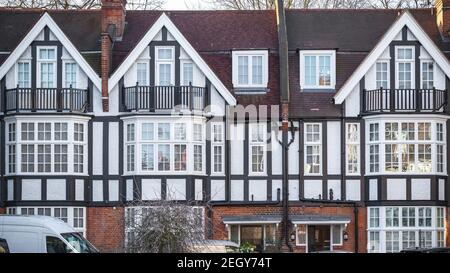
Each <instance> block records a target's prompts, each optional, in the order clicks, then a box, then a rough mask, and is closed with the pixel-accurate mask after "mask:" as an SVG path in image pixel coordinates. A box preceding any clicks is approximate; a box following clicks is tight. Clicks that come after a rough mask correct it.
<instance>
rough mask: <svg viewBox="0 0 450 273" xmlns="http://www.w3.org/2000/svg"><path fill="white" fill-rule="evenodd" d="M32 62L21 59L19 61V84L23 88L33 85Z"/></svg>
mask: <svg viewBox="0 0 450 273" xmlns="http://www.w3.org/2000/svg"><path fill="white" fill-rule="evenodd" d="M30 67H31V65H30V62H29V61H21V62H18V63H17V84H18V85H19V87H21V88H29V87H30V86H31V73H30Z"/></svg>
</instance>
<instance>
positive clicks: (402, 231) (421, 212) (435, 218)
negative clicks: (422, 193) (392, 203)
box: [367, 206, 445, 252]
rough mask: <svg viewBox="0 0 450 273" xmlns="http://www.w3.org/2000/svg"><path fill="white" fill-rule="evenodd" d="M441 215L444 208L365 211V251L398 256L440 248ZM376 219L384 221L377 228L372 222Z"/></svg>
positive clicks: (441, 238) (443, 229) (395, 208)
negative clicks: (383, 219)
mask: <svg viewBox="0 0 450 273" xmlns="http://www.w3.org/2000/svg"><path fill="white" fill-rule="evenodd" d="M444 212H445V208H443V207H410V206H407V207H370V208H368V238H369V240H368V246H367V247H368V251H369V252H379V251H381V252H399V251H401V250H402V249H411V248H416V247H421V248H423V247H428V248H430V247H437V246H441V245H443V242H444V241H443V238H444V234H445V224H444V223H445V213H444ZM378 217H380V218H385V221H380V222H379V224H380V225H376V224H373V223H374V220H373V219H377V218H378ZM377 244H378V245H379V246H378V247H377V246H376V245H377Z"/></svg>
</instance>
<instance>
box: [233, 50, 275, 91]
mask: <svg viewBox="0 0 450 273" xmlns="http://www.w3.org/2000/svg"><path fill="white" fill-rule="evenodd" d="M267 81H268V52H267V51H265V50H252V51H233V85H234V87H235V88H265V87H267Z"/></svg>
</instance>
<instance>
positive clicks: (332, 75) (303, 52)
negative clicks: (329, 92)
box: [300, 50, 336, 90]
mask: <svg viewBox="0 0 450 273" xmlns="http://www.w3.org/2000/svg"><path fill="white" fill-rule="evenodd" d="M306 56H316V84H315V85H307V84H306V81H305V76H306V73H305V68H304V67H305V57H306ZM319 56H330V85H319V63H318V58H317V57H319ZM335 87H336V51H335V50H301V51H300V88H301V89H302V90H303V89H335Z"/></svg>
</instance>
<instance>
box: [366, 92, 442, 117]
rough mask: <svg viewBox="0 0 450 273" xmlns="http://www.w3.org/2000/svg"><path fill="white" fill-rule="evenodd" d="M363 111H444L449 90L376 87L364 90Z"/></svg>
mask: <svg viewBox="0 0 450 273" xmlns="http://www.w3.org/2000/svg"><path fill="white" fill-rule="evenodd" d="M361 102H362V103H361V107H362V108H361V112H362V113H366V114H367V113H377V112H442V111H444V107H445V106H447V103H448V96H447V90H439V89H436V88H433V89H383V88H380V89H375V90H363V92H362V94H361Z"/></svg>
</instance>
